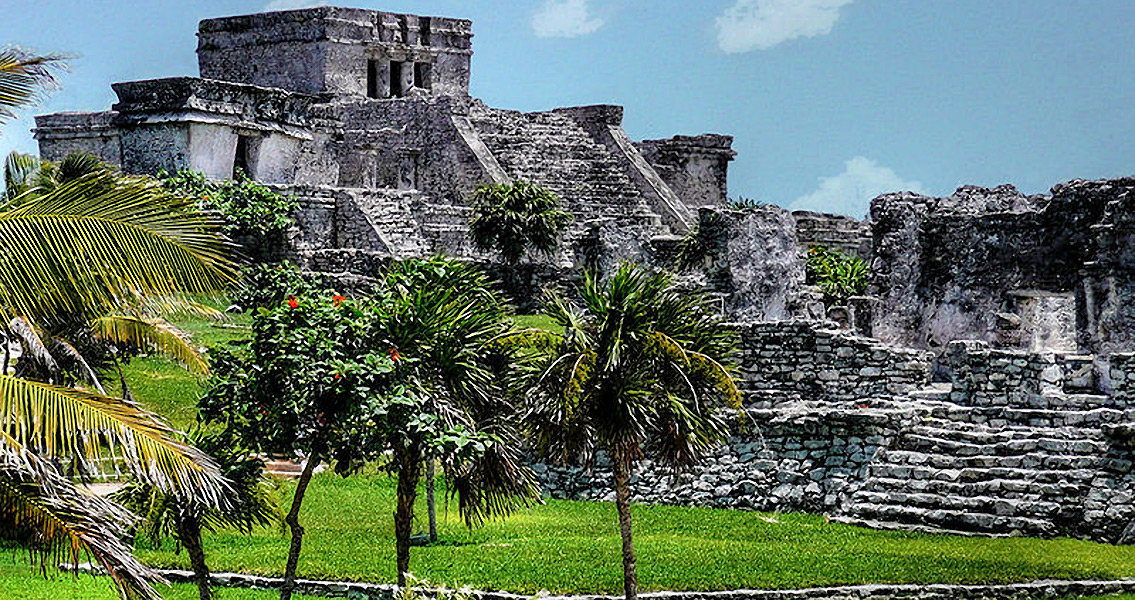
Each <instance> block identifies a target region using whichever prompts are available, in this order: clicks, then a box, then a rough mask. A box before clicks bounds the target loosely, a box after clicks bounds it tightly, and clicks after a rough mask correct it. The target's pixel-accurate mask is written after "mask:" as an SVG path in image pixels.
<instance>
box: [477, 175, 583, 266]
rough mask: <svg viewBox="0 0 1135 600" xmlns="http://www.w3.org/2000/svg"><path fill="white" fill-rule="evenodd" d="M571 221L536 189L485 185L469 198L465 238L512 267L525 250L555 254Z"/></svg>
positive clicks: (523, 184)
mask: <svg viewBox="0 0 1135 600" xmlns="http://www.w3.org/2000/svg"><path fill="white" fill-rule="evenodd" d="M571 218H572V217H571V213H569V212H567V211H565V210H561V209H560V201H559V199H557V198H556V196H555V194H553V193H552V192H550V191H548V190H546V189H544V188H542V187H540V186H538V185H533V184H531V183H527V182H524V181H517V182H516V183H513V184H499V185H485V186H481V187H479V188H477V191H476V192H474V195H473V217H472V218H471V219H470V220H469V237H470V238H472V240H473V244H474V245H475V246H476V247H477V249H478V250H481V251H483V252H488V251H491V250H495V251H497V252H499V253H500V255H501V259H502V260H504V262H505V264H507V265H510V266H515V265H516V264H518V263H519V262H520V259H521V258H522V257H523V256H524V253H525V252H527V251H528V249H529V248H531V249H532V250H535V251H536V252H538V253H540V254H544V255H545V256H550V255H551V254H552V253H553V252H555V250H556V247H557V246H558V244H559V236H560V232H562V231H563V229H564V227H566V226H567V224H568V222H569V221H571Z"/></svg>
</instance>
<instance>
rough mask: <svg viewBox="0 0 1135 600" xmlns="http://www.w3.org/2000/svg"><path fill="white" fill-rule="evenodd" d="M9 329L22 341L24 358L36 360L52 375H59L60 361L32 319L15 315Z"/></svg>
mask: <svg viewBox="0 0 1135 600" xmlns="http://www.w3.org/2000/svg"><path fill="white" fill-rule="evenodd" d="M8 331H9V332H10V333H11V334H12V335H13V336H15V338H16V340H18V341H19V342H20V348H21V349H22V350H23V353H24V354H23V356H22V357H21V359H22V360H27V361H34V362H35V364H36V365H37V366H40V367H42V370H43V371H45V372H46V373H49V374H50V375H51V376H52V377H55V376H58V375H59V371H60V369H59V363H58V362H57V361H56V360H55V357H54V356H52V355H51V351H50V350H48V349H47V344H46V343H44V341H43V338H42V337H40V334H39V331H37V330H36V327H35V326H34V325H32V323H31V322H30V321H28V320H27V319H25V318H23V317H15V318H13V319H12V320H11V321H9V322H8ZM25 357H26V358H25Z"/></svg>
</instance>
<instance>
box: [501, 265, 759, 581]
mask: <svg viewBox="0 0 1135 600" xmlns="http://www.w3.org/2000/svg"><path fill="white" fill-rule="evenodd" d="M579 296H580V301H581V303H582V306H577V305H576V304H575V303H574V302H571V301H568V300H566V299H564V298H563V297H561V296H559V295H557V294H555V293H550V294H549V299H548V303H547V306H546V314H547V315H548V316H550V317H551V318H552V319H554V321H555V322H556V323H557V324H559V325H560V326H561V327H562V328H563V331H562V332H557V331H546V330H539V329H531V330H525V331H520V332H517V333H514V334H512V335H511V336H510V337H509V338H505V339H507V340H512V342H513V343H519V344H522V345H525V346H527V347H529V348H530V349H531V351H532V352H534V357H535V362H534V364H532V365H530V366H529V370H530V375H531V379H530V381H531V382H532V383H531V387H530V388H529V391H528V394H527V395H528V409H527V412H526V415H525V417H524V423H525V426H526V427H528V428H529V429H530V430H531V433H532V439H533V440H534V442H535V446H536V449H537V450H538V451H539V452H540V453H541V455H543V456H544V457H546V458H548V459H551V460H553V461H556V462H581V463H584V464H591V463H592V462H593V460H594V457H595V452H596V451H597V450H603V451H604V452H605V453H606V456H607V459H608V460H609V462H610V465H611V475H612V483H613V486H614V489H615V504H616V508H617V510H618V514H619V529H620V532H621V534H622V540H623V578H624V590H625V593H626V597H627V600H633V599H634V598H636V597H637V593H638V592H637V589H638V581H637V577H636V574H635V555H634V545H633V542H632V538H631V511H630V495H631V493H630V482H631V478H632V477H633V476H634V470H635V466H636V464H637V463H638V462H639V461H640V460H642V459H643V458H650V459H652V460H653V461H655V463H656V464H659V465H662V466H668V467H671V468H674V469H679V468H683V467H688V466H690V465H692V464H694V463H695V462H696V461H697V460H698V459H699V458H700V457H701V456H703V455H704V454H705V453H706V451H707V450H709V449H710V448H712V447H713V446H714V445H715V444H717V443H719V442H720V441H721V440H722V439H723V438H724V437H725V435H726V434H727V423H726V420H725V418H724V413H723V411H719V410H717V408H718V406H719V404H720V403H721V401H723V402H724V404H725V405H726V406H728V407H732V408H734V409H739V408H740V402H741V397H740V393H739V392H738V390H737V387H736V384H735V383H734V381H733V377H732V376H731V366H730V365H731V358H732V356H733V354H734V352H735V341H734V334H733V332H732V331H730V330H729V329H727V328H725V327H723V326H722V324H721V323H720V322H719V320H718V319H717V317H715V316H714V315H713V313H712V312H711V310H710V309H709V308H708V306H707V304H706V301H705V299H704V298H703V297H702V296H700V295H698V294H693V293H689V292H682V291H679V290H677V289H675V288H674V286H673V283H672V280H671V278H670V277H669V276H667V275H663V274H656V273H651V272H649V271H647V270H645V269H643V268H639V267H636V266H634V265H631V264H627V263H624V264H622V265H620V266H619V267H618V269H617V270H616V272H615V273H614V274H613V275H612V276H611V277H610V279H609V280H608V281H606V282H601V281H600V280H599V279H598V278H597V277H596V276H595V274H594V273H586V274H585V277H584V283H583V285H582V287H581V288H580V290H579Z"/></svg>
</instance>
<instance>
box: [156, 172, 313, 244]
mask: <svg viewBox="0 0 1135 600" xmlns="http://www.w3.org/2000/svg"><path fill="white" fill-rule="evenodd" d="M158 177H159V179H161V180H162V185H164V186H165V188H166V189H167V190H169V191H170V192H172V193H175V194H178V195H181V196H185V197H188V198H193V199H196V200H197V202H198V203H199V204H200V205H201V207H202V208H203V209H205V210H208V211H211V212H214V213H216V214H217V215H218V216H219V217H220V218H221V221H222V226H221V228H222V230H223V231H224V232H225V234H226V235H228V236H229V237H230V238H232V239H234V240H236V241H238V242H240V243H242V244H243V245H244V246H245V251H246V252H247V253H248V254H249V255H250V256H251V257H252V258H255V259H260V260H263V259H265V258H269V257H273V256H275V255H276V253H277V251H278V250H279V248H280V246H281V244H282V242H283V240H284V235H285V234H286V233H287V231H288V228H289V227H291V225H292V223H294V222H295V221H294V219H292V214H293V213H294V212H295V210H296V208H297V207H298V206H299V204H298V203H297V202H296V199H295V198H293V197H291V196H285V195H283V194H277V193H276V192H273V191H272V190H271V189H269V188H267V187H265V186H264V185H261V184H260V183H257V182H255V181H253V180H252V179H250V178H249V177H248V176H247V175H245V174H243V173H241V172H238V173H237V178H236V179H233V180H226V181H220V180H217V181H214V180H210V179H207V178H206V177H205V175H203V174H201V173H197V172H194V171H178V172H177V173H175V174H173V175H169V174H167V173H160V174H159V176H158Z"/></svg>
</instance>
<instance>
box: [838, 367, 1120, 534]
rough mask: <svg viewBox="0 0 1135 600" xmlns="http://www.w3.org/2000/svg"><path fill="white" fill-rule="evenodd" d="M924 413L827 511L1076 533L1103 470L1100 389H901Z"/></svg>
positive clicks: (1107, 444)
mask: <svg viewBox="0 0 1135 600" xmlns="http://www.w3.org/2000/svg"><path fill="white" fill-rule="evenodd" d="M911 396H912V398H913V399H915V401H917V402H920V403H922V404H923V405H924V407H923V408H924V411H925V417H924V418H923V419H922V420H921V421H920V422H918V423H917V424H915V425H912V426H910V427H908V428H906V429H905V430H904V431H902V433H901V434H900V435H899V436H898V437H896V439H895V440H894V441H893V442H892V443H891V444H890V446H889V447H887V448H886V449H882V450H880V452H879V453H878V454H877V455H876V457H875V460H874V461H873V462H872V464H870V465H869V466H868V467H867V471H866V473H865V476H864V478H863V481H862V484H861V485H860V486H859V487H858V489H857V490H855V491H854V492H853V493H852V494H850V496H849V497H848V499H847V501H846V502H845V504H844V505H843V507H842V508H841V511H840V512H841V516H839V517H836V520H839V521H842V522H849V523H855V524H860V525H867V526H871V527H876V528H884V529H904V530H919V531H929V532H946V533H955V534H964V535H975V534H976V535H997V536H1000V535H1013V534H1024V535H1040V536H1053V535H1079V534H1082V533H1083V532H1082V531H1080V530H1079V529H1080V528H1082V524H1083V521H1084V510H1085V508H1084V503H1085V500H1086V499H1087V498H1088V497H1089V495H1090V493H1091V492H1092V491H1093V488H1094V487H1097V486H1099V485H1102V482H1104V481H1108V480H1109V478H1110V477H1111V476H1112V475H1111V474H1110V473H1109V471H1108V469H1110V468H1111V467H1112V466H1113V463H1112V461H1111V459H1110V456H1109V454H1110V452H1111V450H1112V440H1110V439H1109V438H1108V437H1107V435H1106V433H1105V431H1104V426H1105V425H1107V424H1109V423H1119V422H1122V421H1124V420H1127V419H1128V415H1127V414H1126V411H1125V410H1124V408H1125V407H1123V406H1121V405H1117V404H1116V403H1115V402H1114V400H1113V399H1111V398H1109V397H1108V396H1103V395H1096V394H1086V393H1074V394H1063V393H1059V392H1057V393H1051V394H1046V395H1044V396H1039V397H1035V398H1031V399H1029V400H1028V401H1027V402H1024V401H1018V402H1011V403H1008V404H1006V405H1000V406H990V405H984V406H969V405H965V404H958V403H956V402H955V401H952V400H956V398H952V394H951V389H950V386H949V385H941V384H939V385H936V386H934V387H931V388H928V389H926V390H922V391H919V392H915V393H913V394H911Z"/></svg>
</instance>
